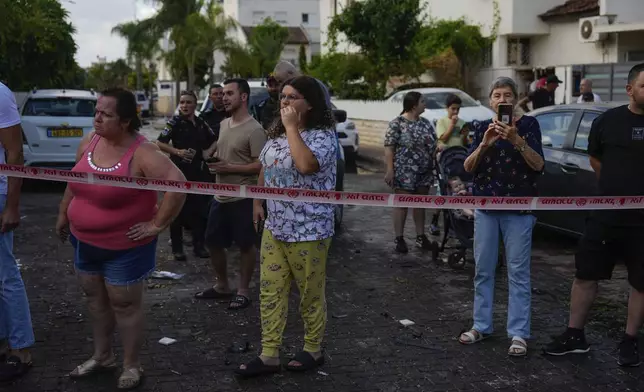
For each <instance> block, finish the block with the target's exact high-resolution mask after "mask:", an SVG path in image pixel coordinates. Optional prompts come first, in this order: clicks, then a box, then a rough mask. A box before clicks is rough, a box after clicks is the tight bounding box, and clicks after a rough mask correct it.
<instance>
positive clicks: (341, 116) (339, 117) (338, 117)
mask: <svg viewBox="0 0 644 392" xmlns="http://www.w3.org/2000/svg"><path fill="white" fill-rule="evenodd" d="M333 117H334V118H335V122H337V123H343V122H345V121H347V111H346V110H340V109H333Z"/></svg>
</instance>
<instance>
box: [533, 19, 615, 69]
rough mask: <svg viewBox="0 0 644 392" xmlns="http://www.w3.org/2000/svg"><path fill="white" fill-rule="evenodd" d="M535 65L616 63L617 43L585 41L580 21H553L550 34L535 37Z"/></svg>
mask: <svg viewBox="0 0 644 392" xmlns="http://www.w3.org/2000/svg"><path fill="white" fill-rule="evenodd" d="M531 49H532V53H531V54H530V57H531V59H532V65H533V66H535V67H544V66H557V65H570V64H594V63H611V62H617V61H618V58H617V45H615V44H614V43H610V41H609V42H608V43H582V42H580V41H579V23H578V22H577V21H575V22H569V23H553V24H552V25H551V26H550V34H548V35H545V36H538V37H533V38H532V42H531Z"/></svg>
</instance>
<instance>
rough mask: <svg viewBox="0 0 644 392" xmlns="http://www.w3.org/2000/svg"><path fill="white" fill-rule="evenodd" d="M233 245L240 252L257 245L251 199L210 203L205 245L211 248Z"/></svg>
mask: <svg viewBox="0 0 644 392" xmlns="http://www.w3.org/2000/svg"><path fill="white" fill-rule="evenodd" d="M233 243H235V244H237V246H239V248H240V249H242V250H247V249H248V248H250V247H252V246H254V245H255V244H256V243H257V231H256V229H255V225H254V224H253V199H242V200H237V201H231V202H228V203H220V202H218V201H217V200H213V201H212V203H210V213H209V214H208V224H207V226H206V244H207V245H208V246H209V247H212V248H230V247H231V246H232V245H233Z"/></svg>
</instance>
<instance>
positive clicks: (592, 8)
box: [539, 0, 599, 19]
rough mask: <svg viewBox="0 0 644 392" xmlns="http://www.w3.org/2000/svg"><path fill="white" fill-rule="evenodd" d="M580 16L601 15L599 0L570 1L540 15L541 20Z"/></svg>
mask: <svg viewBox="0 0 644 392" xmlns="http://www.w3.org/2000/svg"><path fill="white" fill-rule="evenodd" d="M579 14H591V15H592V14H596V15H599V0H568V1H566V2H565V3H564V4H562V5H559V6H556V7H554V8H551V9H549V10H548V11H546V12H545V13H543V14H541V15H539V16H540V17H541V19H549V18H553V17H557V16H573V15H579Z"/></svg>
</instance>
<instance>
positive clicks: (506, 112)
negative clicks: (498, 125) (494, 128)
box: [496, 103, 514, 125]
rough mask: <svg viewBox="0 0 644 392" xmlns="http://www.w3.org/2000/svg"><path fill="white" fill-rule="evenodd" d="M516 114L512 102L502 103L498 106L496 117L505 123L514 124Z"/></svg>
mask: <svg viewBox="0 0 644 392" xmlns="http://www.w3.org/2000/svg"><path fill="white" fill-rule="evenodd" d="M513 115H514V105H512V104H510V103H500V104H499V106H498V107H497V112H496V119H497V120H498V121H500V122H502V123H505V124H508V125H510V124H512V117H513Z"/></svg>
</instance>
